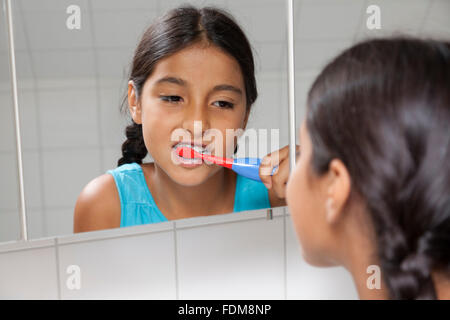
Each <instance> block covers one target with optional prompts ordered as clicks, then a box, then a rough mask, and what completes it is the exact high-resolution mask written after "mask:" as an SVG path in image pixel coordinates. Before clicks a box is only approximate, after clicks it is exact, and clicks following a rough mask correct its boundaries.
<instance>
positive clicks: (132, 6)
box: [91, 0, 157, 11]
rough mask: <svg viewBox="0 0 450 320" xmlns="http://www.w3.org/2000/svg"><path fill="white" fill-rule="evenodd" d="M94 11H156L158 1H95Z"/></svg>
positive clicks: (93, 3) (92, 3) (92, 2)
mask: <svg viewBox="0 0 450 320" xmlns="http://www.w3.org/2000/svg"><path fill="white" fill-rule="evenodd" d="M91 5H92V9H93V10H95V11H110V10H121V11H122V10H136V9H143V10H156V5H157V1H156V0H152V1H149V0H127V1H126V2H125V1H120V0H115V1H111V0H94V1H91Z"/></svg>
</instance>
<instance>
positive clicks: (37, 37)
mask: <svg viewBox="0 0 450 320" xmlns="http://www.w3.org/2000/svg"><path fill="white" fill-rule="evenodd" d="M89 14H90V13H89V12H88V11H85V12H81V15H80V29H68V28H67V26H66V20H67V18H68V17H69V14H67V13H66V11H65V9H63V10H60V11H55V12H23V14H22V15H21V16H18V17H17V19H16V21H17V23H22V24H24V26H25V30H26V32H27V34H28V41H29V46H30V49H31V50H42V49H46V50H47V49H74V48H89V47H91V46H92V40H93V39H92V31H91V28H92V26H91V23H90V19H89ZM22 17H23V20H22Z"/></svg>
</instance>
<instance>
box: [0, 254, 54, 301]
mask: <svg viewBox="0 0 450 320" xmlns="http://www.w3.org/2000/svg"><path fill="white" fill-rule="evenodd" d="M56 272H57V270H56V259H55V248H54V247H48V248H35V249H28V250H18V251H13V252H3V253H0V299H58V290H57V278H56V275H57V274H56Z"/></svg>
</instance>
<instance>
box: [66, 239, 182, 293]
mask: <svg viewBox="0 0 450 320" xmlns="http://www.w3.org/2000/svg"><path fill="white" fill-rule="evenodd" d="M59 261H60V269H59V275H60V279H61V297H62V299H175V297H176V293H175V288H176V285H175V256H174V236H173V231H164V232H158V233H152V234H147V235H139V236H128V237H120V238H116V239H108V240H95V241H88V242H82V243H76V244H68V245H60V246H59ZM70 265H77V266H79V268H80V271H81V278H80V279H81V288H80V289H79V290H69V289H68V287H67V286H66V282H67V279H68V277H69V274H67V272H66V270H67V267H68V266H70Z"/></svg>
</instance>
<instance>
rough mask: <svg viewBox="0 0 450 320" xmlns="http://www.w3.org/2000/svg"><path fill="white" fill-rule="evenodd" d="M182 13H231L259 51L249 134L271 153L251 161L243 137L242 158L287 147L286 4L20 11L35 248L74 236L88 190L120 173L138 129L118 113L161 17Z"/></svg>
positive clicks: (17, 6) (73, 5) (20, 5)
mask: <svg viewBox="0 0 450 320" xmlns="http://www.w3.org/2000/svg"><path fill="white" fill-rule="evenodd" d="M185 3H189V4H192V5H194V6H197V7H201V6H207V5H214V6H217V7H219V8H224V9H226V10H227V11H228V12H230V13H231V15H232V16H233V17H234V18H235V19H236V20H237V22H238V24H239V25H240V26H241V28H242V29H243V30H244V32H245V34H246V36H247V38H248V40H249V42H250V44H251V46H252V48H253V50H254V59H255V64H256V65H255V67H256V68H255V77H256V83H257V87H258V93H259V94H258V98H257V100H256V102H255V103H254V104H253V105H252V110H251V113H250V115H249V119H248V123H247V126H246V129H252V130H253V131H254V132H257V133H258V134H259V132H258V130H259V129H266V131H267V132H268V137H267V141H264V142H267V144H265V145H264V143H263V141H261V142H258V148H257V149H256V150H257V154H254V153H253V154H252V153H251V152H250V151H251V150H254V149H255V148H252V149H251V150H250V148H249V147H248V146H247V147H245V146H243V145H245V144H247V145H248V144H249V142H248V141H250V140H251V137H250V138H249V137H246V136H245V135H244V136H243V137H241V138H240V139H239V140H238V146H239V147H238V151H237V153H236V157H243V156H247V157H248V156H249V153H250V156H253V157H259V158H262V157H263V156H264V155H266V154H268V153H269V152H271V151H275V148H276V150H277V149H279V148H281V147H283V146H286V145H287V144H288V141H287V136H288V135H287V126H286V125H285V124H286V123H287V113H286V112H282V111H280V110H281V109H282V108H285V106H286V100H287V98H286V96H287V92H286V91H287V87H286V83H287V82H286V79H285V77H286V71H285V70H284V69H285V66H284V65H283V64H282V58H283V55H284V54H285V53H286V51H285V50H286V48H285V47H286V44H285V34H286V32H285V28H286V9H285V6H284V5H282V4H280V2H279V1H276V0H271V1H263V2H262V3H261V1H257V0H246V1H226V0H224V1H126V2H124V1H99V0H95V1H76V0H70V1H60V0H47V1H45V2H43V1H37V2H36V1H33V0H20V1H14V3H13V12H14V25H15V27H16V35H15V36H16V42H18V43H20V44H22V47H20V48H19V47H18V48H17V64H18V66H20V67H19V68H18V83H19V87H20V94H19V95H20V96H19V101H20V111H21V116H22V117H23V122H25V124H26V125H24V126H23V128H22V131H23V158H24V179H25V181H26V183H25V197H26V209H27V218H28V231H29V238H40V237H48V236H54V235H61V234H69V233H73V228H74V221H73V220H74V207H75V204H76V201H77V199H78V197H79V195H80V193H81V191H82V190H83V188H84V187H85V186H86V185H87V184H88V183H89V182H90V181H92V180H93V179H94V178H96V177H99V176H101V175H104V174H105V173H106V171H107V170H112V169H115V168H117V164H118V160H119V159H120V158H121V157H122V152H121V146H122V144H123V142H124V141H125V139H126V137H125V128H126V126H128V125H129V124H130V123H131V116H130V112H129V111H128V110H127V112H126V113H123V112H122V113H121V112H120V105H121V103H122V99H123V98H124V95H125V94H126V90H127V82H128V72H129V71H130V65H131V63H132V59H133V54H134V50H135V49H136V46H137V44H138V42H139V40H140V37H141V35H142V33H143V32H144V31H145V30H146V29H147V28H148V26H149V25H150V24H151V23H152V22H153V21H154V20H155V19H156V18H157V17H159V16H161V15H162V14H164V13H166V12H167V11H168V10H169V9H171V8H174V7H176V6H178V5H181V4H185ZM269 12H270V14H271V15H272V17H273V21H272V22H271V23H270V24H268V23H267V21H266V19H267V15H268V13H269ZM77 15H78V17H79V27H80V28H79V29H78V26H77V20H76V16H77ZM270 129H274V133H273V141H272V142H271V140H270V139H271V131H270ZM168 141H169V140H168ZM246 141H247V142H246ZM271 148H273V149H271ZM142 162H143V163H149V162H153V158H152V156H151V155H150V154H147V156H146V157H145V158H144V159H143V160H142ZM224 170H225V169H224ZM14 179H15V177H13V176H11V180H14ZM151 191H153V190H151ZM152 194H153V192H152ZM155 199H156V196H155ZM231 200H233V199H231ZM228 202H230V201H228ZM158 206H159V203H158ZM228 208H230V207H229V206H228ZM226 210H227V209H226V208H224V209H223V210H222V211H223V212H226ZM161 211H162V210H161ZM231 211H232V210H230V211H228V212H231Z"/></svg>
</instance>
